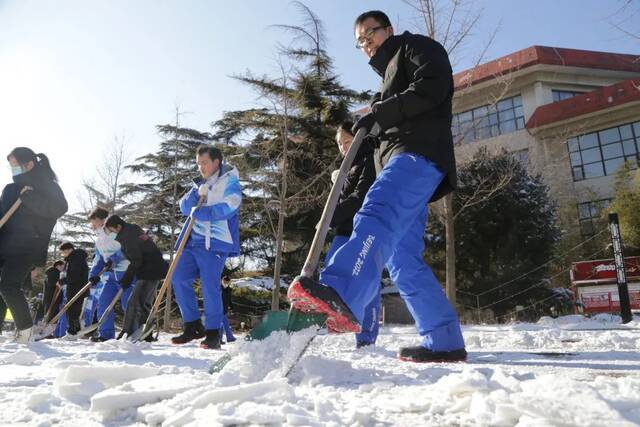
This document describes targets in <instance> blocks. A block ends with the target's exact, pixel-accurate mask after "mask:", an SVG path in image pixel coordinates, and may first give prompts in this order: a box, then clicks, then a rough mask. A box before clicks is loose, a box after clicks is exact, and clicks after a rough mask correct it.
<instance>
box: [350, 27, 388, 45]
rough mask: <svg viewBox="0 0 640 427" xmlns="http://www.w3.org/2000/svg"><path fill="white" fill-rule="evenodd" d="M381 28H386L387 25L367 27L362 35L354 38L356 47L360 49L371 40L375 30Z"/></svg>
mask: <svg viewBox="0 0 640 427" xmlns="http://www.w3.org/2000/svg"><path fill="white" fill-rule="evenodd" d="M383 28H387V25H379V26H377V27H373V28H369V29H368V30H367V31H366V32H365V33H364V36H360V37H358V39H357V40H356V49H362V48H363V47H364V46H365V45H366V44H367V43H369V42H370V41H371V39H372V38H373V35H374V34H375V33H376V31H378V30H381V29H383Z"/></svg>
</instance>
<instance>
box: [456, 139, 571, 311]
mask: <svg viewBox="0 0 640 427" xmlns="http://www.w3.org/2000/svg"><path fill="white" fill-rule="evenodd" d="M503 170H510V171H511V179H510V182H509V184H508V185H506V186H503V187H502V188H501V189H500V190H499V191H498V192H497V193H496V194H494V195H493V196H492V197H491V199H489V200H487V201H486V202H480V203H476V204H474V205H473V206H467V207H466V208H465V209H464V210H462V211H461V212H460V215H459V216H458V217H457V218H456V234H457V236H456V237H457V238H456V253H457V254H458V257H457V263H456V269H457V271H458V283H459V285H460V289H462V290H463V291H466V292H469V293H472V294H481V293H483V292H484V291H487V290H489V289H492V288H495V287H496V286H498V285H500V284H504V283H507V282H510V283H509V284H508V285H506V286H503V287H501V288H499V289H496V290H493V291H490V292H488V293H485V294H484V295H482V297H481V298H480V301H479V303H480V306H481V307H485V306H486V307H487V308H490V309H491V310H493V311H494V312H495V313H496V314H498V315H500V314H504V313H505V312H508V311H511V310H513V309H514V307H515V306H516V305H528V304H530V303H533V302H536V301H538V300H539V299H542V298H545V297H547V296H549V295H550V292H551V291H550V289H549V288H548V287H547V286H546V285H547V283H548V281H546V280H545V279H544V278H545V274H546V273H547V269H546V268H537V267H539V266H541V265H543V264H545V263H546V262H547V261H548V260H549V259H551V258H552V257H553V253H554V247H555V245H556V243H557V241H558V239H559V233H560V231H559V228H558V226H557V225H556V206H555V203H554V202H553V201H552V200H551V198H550V197H549V193H548V188H547V186H546V185H545V184H544V183H543V182H542V179H541V177H540V176H531V175H529V174H528V173H527V171H526V169H525V168H524V167H523V166H522V165H521V164H520V163H519V162H518V161H517V160H516V159H514V158H513V157H512V156H510V155H509V154H507V153H502V154H500V155H498V156H490V155H489V153H488V152H487V151H486V150H484V149H483V150H479V151H478V153H477V154H476V155H475V156H474V158H473V159H472V161H471V162H470V163H468V164H467V165H465V166H463V167H462V168H460V170H459V171H458V185H459V189H458V192H457V193H456V196H455V198H454V204H456V210H459V208H460V203H461V200H463V199H464V198H465V197H468V196H469V195H470V194H473V192H474V191H476V188H477V185H478V182H482V181H486V180H487V179H488V180H497V179H503V176H504V174H502V173H501V171H503ZM527 273H528V274H527ZM521 276H523V277H521ZM528 288H531V289H528ZM477 302H478V301H475V300H470V301H467V302H466V304H467V305H470V306H475V305H476V303H477Z"/></svg>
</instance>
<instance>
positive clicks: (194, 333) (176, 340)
mask: <svg viewBox="0 0 640 427" xmlns="http://www.w3.org/2000/svg"><path fill="white" fill-rule="evenodd" d="M183 329H184V332H183V333H182V334H180V335H178V336H177V337H173V338H171V343H173V344H186V343H188V342H189V341H193V340H195V339H198V338H202V337H204V326H202V322H201V321H200V319H198V320H194V321H193V322H185V323H184V326H183Z"/></svg>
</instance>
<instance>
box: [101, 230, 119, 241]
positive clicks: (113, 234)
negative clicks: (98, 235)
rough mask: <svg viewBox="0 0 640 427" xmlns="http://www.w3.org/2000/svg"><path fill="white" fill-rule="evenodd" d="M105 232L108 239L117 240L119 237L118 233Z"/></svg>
mask: <svg viewBox="0 0 640 427" xmlns="http://www.w3.org/2000/svg"><path fill="white" fill-rule="evenodd" d="M104 232H105V234H106V235H107V237H108V238H110V239H113V240H116V236H117V235H118V233H116V232H115V231H108V230H105V231H104Z"/></svg>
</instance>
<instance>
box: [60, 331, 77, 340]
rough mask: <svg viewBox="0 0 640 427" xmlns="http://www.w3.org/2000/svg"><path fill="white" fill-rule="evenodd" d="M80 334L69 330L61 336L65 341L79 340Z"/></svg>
mask: <svg viewBox="0 0 640 427" xmlns="http://www.w3.org/2000/svg"><path fill="white" fill-rule="evenodd" d="M78 338H80V336H79V335H78V334H70V333H69V332H67V333H66V334H64V336H63V337H60V339H61V340H65V341H77V340H78Z"/></svg>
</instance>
